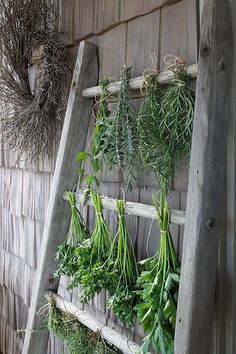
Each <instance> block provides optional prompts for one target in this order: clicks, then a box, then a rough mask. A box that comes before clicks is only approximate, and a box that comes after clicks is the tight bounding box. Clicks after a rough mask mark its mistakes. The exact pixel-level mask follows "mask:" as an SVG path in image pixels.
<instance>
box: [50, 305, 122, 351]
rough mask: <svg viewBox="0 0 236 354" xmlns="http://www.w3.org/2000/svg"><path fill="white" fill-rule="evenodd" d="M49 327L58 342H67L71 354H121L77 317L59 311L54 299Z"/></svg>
mask: <svg viewBox="0 0 236 354" xmlns="http://www.w3.org/2000/svg"><path fill="white" fill-rule="evenodd" d="M47 326H48V329H49V331H51V332H52V334H54V335H55V336H56V338H57V339H58V340H60V341H61V342H65V344H66V347H67V349H68V352H69V353H70V354H113V353H120V351H118V350H117V349H116V348H115V347H114V346H112V345H110V344H108V343H106V342H105V341H104V340H102V338H101V337H100V335H99V333H95V332H92V331H91V330H89V329H88V328H87V327H85V326H83V325H82V324H81V323H80V322H79V321H78V320H77V318H76V317H74V316H72V315H70V314H69V313H66V312H64V311H61V310H59V309H58V308H57V307H56V302H55V299H53V298H52V299H51V301H50V303H49V313H48V316H47Z"/></svg>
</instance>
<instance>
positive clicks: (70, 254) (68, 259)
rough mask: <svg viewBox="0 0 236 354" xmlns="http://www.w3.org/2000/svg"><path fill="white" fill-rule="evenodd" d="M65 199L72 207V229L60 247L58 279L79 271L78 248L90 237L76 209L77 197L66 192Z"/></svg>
mask: <svg viewBox="0 0 236 354" xmlns="http://www.w3.org/2000/svg"><path fill="white" fill-rule="evenodd" d="M65 197H66V199H67V200H68V202H69V203H70V207H71V221H70V228H69V232H68V234H67V237H66V239H65V241H64V242H63V243H62V244H61V245H60V246H59V247H58V251H57V253H56V260H57V261H58V266H59V267H58V270H57V271H56V273H55V274H54V275H55V276H56V277H59V276H61V275H67V276H72V275H73V274H74V273H75V271H77V269H78V268H77V256H76V254H75V250H76V247H78V245H80V243H81V242H82V241H83V240H85V239H87V238H88V237H89V231H88V228H87V226H86V224H85V221H84V219H83V217H82V216H81V214H80V212H79V210H78V209H77V207H76V201H75V195H74V193H72V192H66V193H65Z"/></svg>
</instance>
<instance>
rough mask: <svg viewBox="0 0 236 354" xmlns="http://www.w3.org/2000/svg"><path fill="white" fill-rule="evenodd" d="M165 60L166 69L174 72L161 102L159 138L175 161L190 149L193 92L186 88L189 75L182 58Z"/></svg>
mask: <svg viewBox="0 0 236 354" xmlns="http://www.w3.org/2000/svg"><path fill="white" fill-rule="evenodd" d="M167 59H168V57H167V58H166V59H165V61H166V63H167V64H168V65H167V69H169V70H170V69H171V70H172V71H173V72H174V76H173V79H172V82H171V84H170V86H169V87H168V88H167V90H166V91H165V93H164V95H163V97H162V102H161V116H162V119H161V123H160V126H159V129H160V134H161V138H162V139H163V141H164V142H165V143H166V144H168V145H169V147H170V150H171V152H172V154H173V157H174V158H175V159H177V158H179V157H182V156H188V155H189V153H190V149H191V141H192V125H193V114H194V92H193V90H192V89H191V88H190V87H188V86H187V84H188V81H189V75H188V74H187V64H186V62H185V61H184V60H183V59H182V58H174V60H167Z"/></svg>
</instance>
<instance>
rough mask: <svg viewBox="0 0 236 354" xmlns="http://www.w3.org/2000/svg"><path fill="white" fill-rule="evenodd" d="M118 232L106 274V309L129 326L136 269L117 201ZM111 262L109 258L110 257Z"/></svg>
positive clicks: (123, 207) (123, 218)
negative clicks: (109, 309) (108, 296)
mask: <svg viewBox="0 0 236 354" xmlns="http://www.w3.org/2000/svg"><path fill="white" fill-rule="evenodd" d="M117 211H118V230H117V234H116V238H115V241H114V242H115V243H116V242H117V245H116V247H115V252H114V249H113V250H112V253H113V254H114V253H115V256H114V257H113V259H115V261H114V263H113V264H110V269H111V271H110V273H109V274H108V275H109V276H108V279H109V286H108V287H107V290H108V291H109V295H110V298H109V300H108V307H109V308H111V309H112V310H113V311H114V313H115V315H116V316H117V318H118V319H119V320H120V321H122V322H123V323H125V324H126V325H127V326H131V325H132V323H133V318H134V314H135V312H134V305H135V302H136V294H135V289H136V282H137V278H138V269H137V262H136V257H135V254H134V249H133V245H132V240H131V237H130V234H129V231H128V229H127V225H126V221H125V215H124V214H125V206H124V201H123V200H117ZM110 260H111V257H110Z"/></svg>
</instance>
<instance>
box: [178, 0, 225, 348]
mask: <svg viewBox="0 0 236 354" xmlns="http://www.w3.org/2000/svg"><path fill="white" fill-rule="evenodd" d="M231 49H232V26H231V14H230V8H229V2H228V1H227V0H208V1H205V4H204V8H203V17H202V24H201V42H200V56H199V69H198V70H199V72H198V81H197V94H196V111H195V118H194V129H193V144H192V156H191V163H190V180H189V191H190V192H189V193H188V198H187V215H186V224H185V232H184V245H183V256H182V269H181V281H180V290H179V302H178V311H177V322H176V334H175V353H176V354H182V353H186V354H190V353H191V354H195V353H196V354H205V353H208V352H209V351H210V340H211V331H212V321H213V315H214V294H215V286H216V274H217V266H218V244H219V238H220V235H221V233H222V232H223V225H224V210H223V209H222V208H224V206H225V203H224V200H225V199H224V198H225V196H224V195H223V193H222V186H224V183H226V156H227V155H226V147H227V140H226V137H227V135H226V133H227V120H228V113H229V104H230V86H231V62H232V58H231V57H232V55H231V52H232V51H231ZM219 87H220V90H219ZM205 90H207V95H206V94H205ZM219 142H220V144H219ZM219 186H220V188H219Z"/></svg>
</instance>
